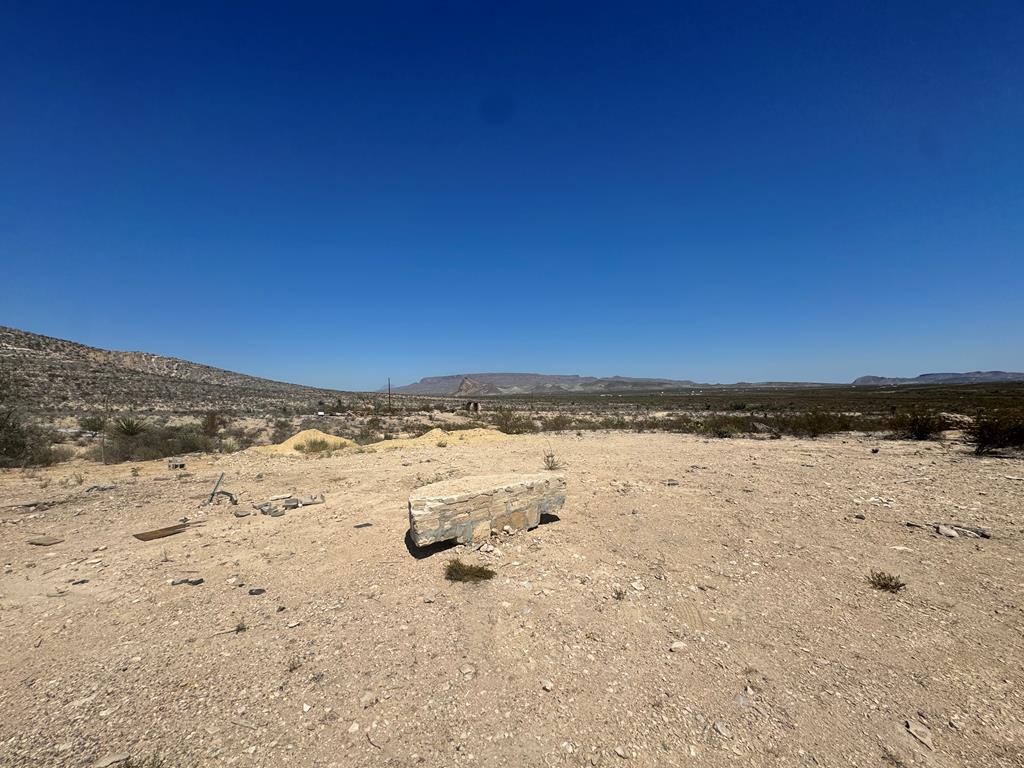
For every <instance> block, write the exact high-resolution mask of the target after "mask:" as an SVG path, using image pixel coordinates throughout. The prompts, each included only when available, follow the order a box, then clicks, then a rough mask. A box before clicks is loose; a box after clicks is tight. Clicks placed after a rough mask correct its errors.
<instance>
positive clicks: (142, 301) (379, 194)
mask: <svg viewBox="0 0 1024 768" xmlns="http://www.w3.org/2000/svg"><path fill="white" fill-rule="evenodd" d="M0 73H2V74H0V263H2V273H0V274H2V281H3V287H2V294H0V324H5V325H13V326H16V327H20V328H24V329H27V330H31V331H35V332H39V333H45V334H49V335H54V336H60V337H64V338H70V339H73V340H76V341H81V342H84V343H88V344H94V345H98V346H103V347H110V348H115V349H142V350H146V351H151V352H157V353H161V354H169V355H175V356H178V357H183V358H188V359H192V360H197V361H200V362H204V363H209V364H213V365H218V366H221V367H225V368H230V369H234V370H239V371H243V372H246V373H253V374H258V375H264V376H270V377H274V378H279V379H286V380H292V381H299V382H303V383H310V384H319V385H325V386H335V387H344V388H371V389H376V388H378V387H380V386H381V385H383V384H384V382H385V380H386V377H387V376H389V375H390V376H391V378H392V380H393V381H394V382H395V383H405V382H408V381H412V380H415V379H418V378H419V377H421V376H425V375H432V374H445V373H460V372H477V371H494V370H506V371H515V370H521V371H535V372H546V373H580V374H589V375H612V374H622V375H634V376H644V375H657V376H673V377H679V378H694V379H697V380H700V381H736V380H740V379H744V380H765V379H804V380H819V381H821V380H824V381H848V380H850V379H852V378H854V377H855V376H858V375H861V374H868V373H877V374H885V375H915V374H917V373H921V372H925V371H936V370H973V369H978V368H983V369H989V368H1002V369H1010V370H1024V4H1022V3H1021V2H1018V1H1016V0H1006V1H1004V2H999V1H993V2H966V1H964V2H960V3H945V2H934V3H927V4H919V3H899V2H897V3H893V2H863V3H822V2H805V3H785V2H777V0H773V1H771V2H761V3H757V2H736V3H729V2H709V3H706V4H698V3H686V2H669V3H622V2H616V3H602V2H580V3H551V2H543V3H533V2H515V3H481V2H465V3H446V2H436V3H424V2H410V3H387V2H377V3H367V2H360V3H348V4H346V3H323V4H318V5H306V4H302V3H266V4H263V3H253V2H247V3H226V2H216V1H214V2H203V3H196V4H191V3H185V2H174V3H148V2H131V3H126V4H124V5H123V6H121V7H118V4H116V3H84V2H70V3H69V2H64V3H46V2H6V3H4V4H3V5H2V7H0Z"/></svg>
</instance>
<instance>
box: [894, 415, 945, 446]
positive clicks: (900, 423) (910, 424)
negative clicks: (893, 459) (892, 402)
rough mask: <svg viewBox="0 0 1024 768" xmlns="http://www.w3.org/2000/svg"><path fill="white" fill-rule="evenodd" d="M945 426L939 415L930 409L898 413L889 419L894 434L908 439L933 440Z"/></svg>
mask: <svg viewBox="0 0 1024 768" xmlns="http://www.w3.org/2000/svg"><path fill="white" fill-rule="evenodd" d="M945 427H946V425H945V423H944V421H943V420H942V419H941V418H940V417H939V416H938V415H936V414H934V413H930V412H928V411H910V412H904V413H897V414H896V415H894V416H893V417H892V419H890V420H889V428H890V429H891V430H892V433H893V436H894V437H902V438H904V439H908V440H931V439H933V438H935V437H937V436H938V434H939V433H940V432H941V431H942V430H943V429H945Z"/></svg>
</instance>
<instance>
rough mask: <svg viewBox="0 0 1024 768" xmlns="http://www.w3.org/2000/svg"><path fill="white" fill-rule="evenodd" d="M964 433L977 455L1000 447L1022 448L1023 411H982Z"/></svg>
mask: <svg viewBox="0 0 1024 768" xmlns="http://www.w3.org/2000/svg"><path fill="white" fill-rule="evenodd" d="M964 434H965V435H966V436H967V439H968V440H969V441H970V442H972V443H974V452H975V454H977V455H978V456H982V455H984V454H986V453H992V452H993V451H995V450H998V449H1000V448H1024V412H1016V413H1014V412H1010V413H1007V412H998V411H997V412H993V413H982V414H980V415H979V416H978V417H977V418H976V419H975V420H974V423H973V424H971V425H970V426H969V427H967V429H965V430H964Z"/></svg>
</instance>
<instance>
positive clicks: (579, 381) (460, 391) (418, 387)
mask: <svg viewBox="0 0 1024 768" xmlns="http://www.w3.org/2000/svg"><path fill="white" fill-rule="evenodd" d="M823 386H834V385H828V384H817V383H807V382H798V381H765V382H759V383H756V384H752V383H748V382H739V383H737V384H728V385H726V384H699V383H697V382H696V381H690V380H689V379H642V378H629V377H627V376H606V377H603V378H598V377H595V376H575V375H572V376H559V375H551V374H545V373H459V374H454V375H451V376H428V377H427V378H425V379H420V380H419V381H418V382H416V383H415V384H407V385H405V386H402V387H397V388H395V389H393V390H392V391H394V392H398V393H399V394H406V395H450V396H456V397H478V396H485V395H545V394H547V395H552V394H569V393H573V392H578V393H580V394H600V393H606V392H607V393H626V392H662V391H665V390H677V389H678V390H682V389H708V388H713V387H746V388H751V387H759V388H765V387H823Z"/></svg>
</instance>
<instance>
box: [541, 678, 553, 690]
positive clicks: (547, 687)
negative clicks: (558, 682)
mask: <svg viewBox="0 0 1024 768" xmlns="http://www.w3.org/2000/svg"><path fill="white" fill-rule="evenodd" d="M540 687H541V688H543V689H544V690H545V691H550V690H553V689H554V687H555V684H554V683H553V682H551V681H550V680H541V681H540Z"/></svg>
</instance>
